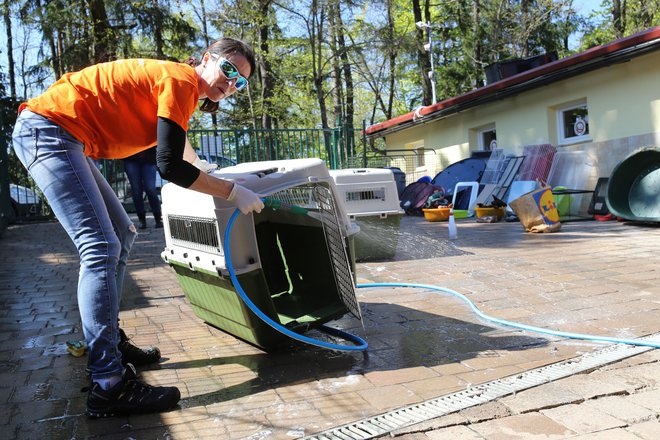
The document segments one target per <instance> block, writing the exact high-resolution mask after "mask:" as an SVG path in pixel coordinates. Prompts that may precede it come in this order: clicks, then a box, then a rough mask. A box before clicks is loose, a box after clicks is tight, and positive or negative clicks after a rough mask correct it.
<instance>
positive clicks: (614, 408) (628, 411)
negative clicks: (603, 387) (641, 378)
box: [584, 396, 660, 438]
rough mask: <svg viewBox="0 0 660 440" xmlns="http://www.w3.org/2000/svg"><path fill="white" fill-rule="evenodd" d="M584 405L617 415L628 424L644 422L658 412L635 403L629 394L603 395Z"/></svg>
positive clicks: (613, 415)
mask: <svg viewBox="0 0 660 440" xmlns="http://www.w3.org/2000/svg"><path fill="white" fill-rule="evenodd" d="M584 405H587V406H590V407H592V408H595V409H597V410H598V411H602V412H604V413H606V414H609V415H611V416H612V417H616V418H617V419H619V420H622V421H624V422H626V423H628V424H634V423H640V422H644V421H646V420H649V419H652V418H655V417H656V414H657V413H656V412H654V411H652V410H650V409H648V408H645V407H643V406H640V405H637V404H635V403H633V402H632V400H631V399H630V398H629V396H610V397H601V398H599V399H594V400H589V401H587V402H585V403H584ZM659 438H660V437H659Z"/></svg>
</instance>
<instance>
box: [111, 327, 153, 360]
mask: <svg viewBox="0 0 660 440" xmlns="http://www.w3.org/2000/svg"><path fill="white" fill-rule="evenodd" d="M119 351H121V360H122V363H123V364H124V365H126V364H133V365H135V366H138V367H139V366H142V365H149V364H153V363H154V362H158V361H159V360H160V350H159V349H158V348H157V347H149V348H138V347H136V346H135V345H133V344H131V342H130V340H129V339H128V336H126V333H125V332H124V330H122V329H119Z"/></svg>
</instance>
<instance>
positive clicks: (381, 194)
mask: <svg viewBox="0 0 660 440" xmlns="http://www.w3.org/2000/svg"><path fill="white" fill-rule="evenodd" d="M363 200H382V201H385V188H372V189H362V190H359V191H347V192H346V201H347V202H361V201H363Z"/></svg>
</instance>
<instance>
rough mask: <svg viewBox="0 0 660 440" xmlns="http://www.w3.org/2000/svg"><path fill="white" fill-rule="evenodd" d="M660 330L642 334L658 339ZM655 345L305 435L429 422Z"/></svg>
mask: <svg viewBox="0 0 660 440" xmlns="http://www.w3.org/2000/svg"><path fill="white" fill-rule="evenodd" d="M658 335H660V334H656V335H651V336H646V337H644V338H639V339H640V340H649V339H651V340H652V339H654V338H656V337H657V336H658ZM652 349H653V348H652V347H642V346H632V345H622V344H616V345H611V346H608V347H605V348H603V349H602V350H598V351H596V352H593V353H587V354H583V355H582V356H580V357H578V358H574V359H569V360H566V361H562V362H557V363H556V364H552V365H547V366H545V367H541V368H536V369H534V370H530V371H526V372H524V373H520V374H516V375H515V376H509V377H505V378H502V379H497V380H494V381H492V382H487V383H484V384H481V385H476V386H473V387H470V388H467V389H465V390H463V391H459V392H457V393H453V394H447V395H445V396H442V397H437V398H435V399H431V400H427V401H425V402H422V403H417V404H414V405H410V406H406V407H403V408H400V409H397V410H394V411H391V412H389V413H386V414H381V415H377V416H374V417H371V418H367V419H364V420H360V421H357V422H353V423H349V424H347V425H343V426H339V427H337V428H332V429H330V430H327V431H324V432H321V433H318V434H314V435H311V436H308V437H304V439H308V440H338V439H342V440H352V439H360V440H364V439H371V438H376V437H379V436H381V435H384V434H387V433H390V432H393V431H396V430H398V429H401V428H404V427H406V426H411V425H415V424H417V423H421V422H426V421H429V420H431V419H434V418H437V417H441V416H444V415H447V414H451V413H453V412H456V411H460V410H462V409H466V408H470V407H472V406H476V405H479V404H482V403H486V402H489V401H492V400H495V399H497V398H500V397H504V396H506V395H509V394H513V393H516V392H519V391H523V390H526V389H528V388H532V387H535V386H538V385H542V384H544V383H548V382H552V381H555V380H558V379H562V378H564V377H568V376H571V375H573V374H577V373H582V372H584V371H589V370H592V369H594V368H597V367H600V366H603V365H606V364H609V363H612V362H615V361H619V360H621V359H625V358H627V357H630V356H634V355H637V354H640V353H644V352H645V351H649V350H652Z"/></svg>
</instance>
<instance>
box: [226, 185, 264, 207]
mask: <svg viewBox="0 0 660 440" xmlns="http://www.w3.org/2000/svg"><path fill="white" fill-rule="evenodd" d="M227 200H229V201H230V202H232V203H233V204H234V205H236V207H237V208H238V209H240V210H241V212H242V213H243V214H249V213H251V212H252V211H256V212H257V213H259V212H261V210H262V209H264V202H262V201H261V198H260V197H259V196H258V195H257V194H256V193H254V192H252V191H250V190H249V189H247V188H246V187H244V186H241V185H239V184H238V183H234V187H233V188H232V190H231V193H229V197H227Z"/></svg>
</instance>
